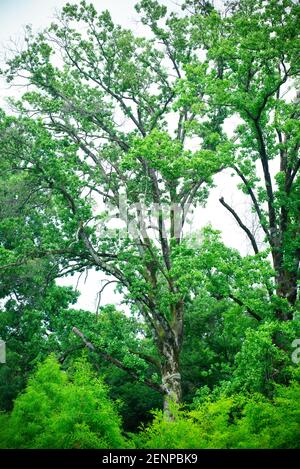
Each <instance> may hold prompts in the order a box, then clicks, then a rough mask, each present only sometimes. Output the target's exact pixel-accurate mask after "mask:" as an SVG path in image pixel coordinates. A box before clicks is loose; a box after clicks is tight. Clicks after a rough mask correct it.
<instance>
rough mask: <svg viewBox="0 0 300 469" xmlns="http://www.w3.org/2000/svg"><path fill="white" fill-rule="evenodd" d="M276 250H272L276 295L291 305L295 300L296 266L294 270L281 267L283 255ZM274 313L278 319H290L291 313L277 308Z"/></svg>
mask: <svg viewBox="0 0 300 469" xmlns="http://www.w3.org/2000/svg"><path fill="white" fill-rule="evenodd" d="M276 251H277V252H276ZM276 251H275V252H274V251H273V265H274V269H275V272H276V277H275V282H276V295H277V296H279V297H280V298H284V299H286V300H287V301H288V303H289V305H290V306H291V307H293V306H294V305H295V302H296V300H297V268H295V270H294V271H289V270H287V269H285V268H284V267H283V256H282V254H281V253H279V252H278V249H277V250H276ZM276 313H277V317H278V319H281V320H289V319H292V313H289V312H284V311H281V310H278V311H277V312H276Z"/></svg>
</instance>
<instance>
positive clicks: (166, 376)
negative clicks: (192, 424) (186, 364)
mask: <svg viewBox="0 0 300 469" xmlns="http://www.w3.org/2000/svg"><path fill="white" fill-rule="evenodd" d="M162 346H163V364H162V370H161V371H162V385H163V388H164V392H165V394H164V413H165V415H166V417H167V418H170V419H172V418H173V417H172V409H171V405H172V403H175V404H179V403H180V402H181V397H182V388H181V374H180V371H179V350H178V347H177V346H174V344H171V343H169V342H164V344H162Z"/></svg>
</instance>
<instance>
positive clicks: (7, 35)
mask: <svg viewBox="0 0 300 469" xmlns="http://www.w3.org/2000/svg"><path fill="white" fill-rule="evenodd" d="M65 3H66V2H65V0H0V46H1V56H0V59H1V61H3V58H4V55H5V51H6V50H7V47H9V41H10V40H11V39H12V40H14V41H20V40H22V37H23V28H24V26H25V25H26V24H31V25H32V26H33V29H34V30H35V31H36V30H39V29H43V28H44V27H45V26H47V25H48V24H49V23H50V22H51V20H52V19H53V16H54V14H55V10H56V9H58V10H59V9H60V8H61V7H62V6H63V5H64V4H65ZM70 3H74V1H73V2H70ZM78 3H79V2H78ZM92 3H93V4H94V5H95V7H97V9H99V10H104V9H108V10H109V11H110V12H111V14H112V17H113V19H114V21H115V22H117V23H120V24H122V25H123V26H124V27H127V28H130V29H133V30H134V31H135V32H137V33H138V32H139V30H141V28H142V26H139V25H138V23H137V21H136V20H137V18H138V16H137V14H136V12H135V10H134V5H135V4H136V3H137V0H93V1H92ZM163 3H165V4H166V5H168V6H169V7H170V8H172V6H173V8H175V5H174V4H175V2H173V1H172V0H164V1H163ZM21 42H22V41H21ZM16 93H17V89H16V88H12V87H10V88H8V86H7V85H6V84H5V83H4V82H3V81H0V105H1V106H2V107H4V108H6V105H5V97H7V96H13V95H16ZM234 125H235V120H234V119H233V120H231V121H230V122H228V124H227V126H226V127H227V129H228V132H231V131H232V129H233V127H234ZM237 182H238V180H237V179H236V178H231V177H230V171H228V172H226V173H222V174H219V175H217V176H216V177H215V183H216V186H217V187H216V188H215V189H213V190H212V191H211V194H210V196H209V199H208V203H207V206H206V208H201V209H199V210H197V214H196V217H195V219H194V223H193V227H194V228H195V229H199V228H201V227H202V226H204V225H206V224H208V223H211V224H212V226H213V227H214V228H216V229H219V230H221V231H222V236H223V240H224V242H225V243H226V244H227V245H229V246H232V247H235V248H237V249H239V250H240V251H241V252H242V253H243V254H246V253H248V252H249V253H252V249H251V247H250V243H249V242H248V240H247V238H246V235H245V234H244V232H243V231H241V230H240V229H239V228H238V227H237V224H236V222H235V220H234V219H233V218H232V216H231V215H230V214H228V213H227V211H226V210H225V208H224V207H222V206H221V204H220V203H219V201H218V199H219V197H221V196H224V198H225V200H226V202H227V203H229V204H230V205H232V206H234V208H235V209H236V211H237V212H238V213H239V214H240V216H242V215H243V214H245V212H249V210H248V209H249V205H248V201H247V198H246V197H245V196H244V197H243V195H242V194H241V192H238V191H237V190H236V188H235V187H236V183H237ZM248 218H249V217H248ZM244 221H247V219H246V218H244ZM248 221H249V220H248ZM250 228H251V222H250ZM104 278H105V276H104V275H103V274H100V273H95V272H90V273H89V275H88V277H87V280H86V282H84V279H85V275H82V277H81V279H80V281H79V289H80V291H81V297H80V299H79V301H78V304H77V307H79V308H83V309H88V310H91V311H94V310H95V308H96V303H97V300H96V295H97V292H98V291H99V290H100V288H101V279H104ZM74 279H75V280H74ZM76 280H77V277H72V278H65V279H63V280H61V281H60V282H59V283H60V284H64V285H76ZM120 299H121V297H120V296H119V295H115V294H114V284H112V285H111V286H109V287H107V289H106V290H105V292H104V293H103V295H102V301H101V304H102V305H103V304H106V303H115V304H118V303H119V301H120Z"/></svg>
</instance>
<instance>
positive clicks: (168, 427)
mask: <svg viewBox="0 0 300 469" xmlns="http://www.w3.org/2000/svg"><path fill="white" fill-rule="evenodd" d="M299 403H300V385H299V384H298V383H292V384H291V385H290V386H289V387H285V386H277V388H276V395H275V397H274V399H273V400H272V401H269V400H267V399H266V398H265V397H264V396H263V395H262V394H255V395H252V396H251V395H249V396H248V397H245V396H242V395H239V394H237V395H234V396H231V397H224V396H223V397H220V398H219V399H217V400H216V401H215V402H212V401H210V400H207V401H206V402H204V403H202V404H200V405H198V406H197V407H196V408H195V409H193V410H190V411H186V410H180V409H178V408H177V409H176V408H175V409H173V414H174V420H173V421H168V420H167V419H166V417H165V416H164V415H163V414H162V413H161V412H156V413H155V418H154V421H153V423H152V425H150V426H149V427H147V428H145V429H143V430H142V431H141V432H140V434H139V435H138V436H136V437H135V443H136V445H137V447H140V448H161V449H162V448H182V449H184V448H186V449H193V448H200V449H202V448H203V449H207V448H220V449H221V448H299V447H300V405H299Z"/></svg>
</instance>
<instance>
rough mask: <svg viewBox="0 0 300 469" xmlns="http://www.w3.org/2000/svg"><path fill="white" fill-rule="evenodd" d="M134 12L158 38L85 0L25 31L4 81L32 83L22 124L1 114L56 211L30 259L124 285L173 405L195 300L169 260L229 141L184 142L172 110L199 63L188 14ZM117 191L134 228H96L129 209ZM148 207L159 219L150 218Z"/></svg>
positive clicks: (224, 161)
mask: <svg viewBox="0 0 300 469" xmlns="http://www.w3.org/2000/svg"><path fill="white" fill-rule="evenodd" d="M138 9H139V10H140V11H143V12H144V13H143V14H144V17H143V22H144V23H145V24H149V25H150V27H151V29H152V31H153V33H154V37H153V39H151V40H146V39H144V38H141V37H136V36H134V35H133V33H132V32H130V31H128V30H125V29H122V28H121V27H120V26H116V25H114V23H113V21H112V19H111V17H110V15H109V13H108V12H107V11H105V12H102V13H100V14H97V12H96V10H95V9H94V7H93V6H92V5H88V4H87V3H85V2H84V1H83V2H81V3H80V5H71V4H67V5H66V6H65V8H64V9H63V11H62V14H61V17H60V20H59V21H58V22H57V23H55V24H52V25H51V27H50V28H49V29H48V30H46V31H45V32H44V33H42V34H39V35H37V36H36V37H34V36H33V35H32V34H31V32H30V30H28V31H27V37H26V46H27V48H26V50H24V51H23V52H21V53H20V54H18V55H17V56H16V57H14V58H13V59H12V60H11V61H10V62H9V69H8V70H7V71H6V75H7V78H8V80H9V81H10V80H12V79H15V78H16V77H17V76H18V75H19V76H20V77H22V78H21V79H22V80H24V77H25V81H26V84H27V85H29V86H30V87H31V90H30V91H28V92H26V93H25V94H24V95H23V98H22V101H21V102H19V103H17V104H16V106H17V108H18V110H19V111H21V113H22V116H21V117H20V119H14V118H8V119H6V120H5V119H4V120H5V123H3V129H4V130H3V134H2V137H3V145H4V146H5V149H4V151H3V152H4V153H5V155H6V156H5V157H6V158H7V157H8V155H10V158H11V159H13V161H14V164H15V166H16V168H17V170H20V169H21V170H22V171H27V172H28V173H29V174H32V175H34V176H36V177H37V178H38V179H39V181H40V188H41V190H44V191H50V193H51V194H52V200H53V201H54V205H55V206H56V213H55V214H54V215H53V218H52V219H51V220H50V224H51V223H52V230H51V233H52V235H51V237H49V238H48V239H43V240H42V242H37V241H36V240H35V239H33V240H32V243H33V245H34V246H33V247H34V249H32V250H31V251H30V252H28V253H27V254H28V255H29V256H30V255H31V256H33V257H34V256H37V255H39V254H38V253H39V252H40V253H43V254H44V255H46V254H47V252H48V250H50V247H51V255H53V256H55V252H56V254H57V256H59V260H60V262H61V265H62V267H66V266H67V265H69V269H71V270H81V269H83V268H89V267H95V268H96V269H98V270H102V271H103V272H105V273H106V274H107V275H108V276H109V278H110V279H113V280H114V281H116V282H117V283H118V286H119V287H120V288H121V290H122V291H123V293H124V295H125V298H126V299H127V301H128V303H130V304H131V305H133V306H134V307H135V309H136V310H137V311H138V314H139V315H141V317H142V318H143V321H145V323H146V324H147V327H148V328H150V330H151V331H152V335H153V339H154V342H155V344H156V349H157V352H158V355H159V361H158V368H159V372H160V374H161V383H158V384H157V383H150V381H148V384H149V385H150V386H152V387H153V386H154V387H155V389H157V390H158V391H159V392H161V393H162V394H163V395H164V397H165V399H164V400H165V405H166V407H167V406H168V400H169V399H170V398H171V399H173V400H175V401H177V402H178V401H180V399H181V393H182V391H181V373H180V367H179V358H180V352H181V348H182V341H183V326H184V311H185V298H186V296H187V295H189V286H188V285H186V284H184V282H182V279H181V280H180V281H179V278H178V273H177V271H176V269H174V262H175V261H176V259H177V258H178V257H180V256H181V248H180V246H181V242H182V237H183V226H184V223H185V221H186V216H187V209H188V208H189V207H191V206H192V205H193V204H194V205H195V204H197V203H201V202H202V201H204V200H205V198H206V195H207V190H208V187H209V186H210V185H211V183H212V175H213V174H214V173H216V172H218V171H220V170H221V169H222V168H224V167H226V166H227V165H228V164H229V161H230V159H231V152H230V150H231V146H230V145H229V144H228V142H227V140H226V138H225V136H224V135H222V133H221V132H220V134H219V135H218V137H217V138H214V139H213V141H212V140H211V139H212V134H213V129H214V127H215V124H214V122H212V128H213V129H212V131H211V132H209V131H206V132H205V133H203V136H202V142H203V143H202V144H201V145H200V146H199V148H198V149H197V150H196V151H192V150H190V149H189V145H190V138H187V134H186V129H187V126H188V125H191V124H192V123H193V120H194V116H195V109H194V104H193V103H190V104H189V103H186V102H184V103H183V104H182V105H181V104H180V102H179V103H177V104H176V107H175V108H173V107H172V105H173V103H174V100H175V97H176V94H177V80H178V79H180V78H181V76H182V70H183V66H184V65H185V64H186V63H188V62H189V61H190V60H191V59H192V58H194V59H195V58H196V51H195V50H193V48H194V43H193V41H192V38H191V34H190V29H189V20H188V19H185V18H180V17H176V16H175V15H171V16H170V17H169V18H168V19H165V20H164V18H165V16H166V13H167V12H166V8H165V7H164V6H161V5H159V4H158V3H157V2H141V5H140V7H138ZM158 22H162V23H164V26H163V29H161V28H160V27H159V26H158ZM61 59H62V60H61ZM214 117H215V116H214V115H212V119H214ZM221 119H222V118H221ZM174 122H176V125H175V129H174V130H173V131H172V132H171V131H170V132H168V131H167V128H168V127H167V126H168V125H173V124H172V123H174ZM173 127H174V125H173ZM122 192H123V193H125V194H126V197H127V207H126V210H125V211H126V217H127V221H128V226H129V229H125V232H122V236H120V235H119V234H118V233H117V234H116V232H115V231H114V230H112V231H109V229H108V228H107V226H104V227H103V226H102V228H103V229H101V225H105V222H104V221H103V220H104V218H105V216H104V215H105V208H104V206H105V204H107V203H108V202H109V204H110V205H109V207H110V210H113V209H114V210H116V209H117V210H119V211H121V212H122V210H120V205H121V202H120V198H121V197H120V195H121V194H122ZM153 210H154V211H156V213H157V216H156V217H153V216H152V217H151V216H149V212H151V211H152V215H153ZM126 217H125V218H126ZM153 224H155V226H153ZM156 233H157V236H154V234H156ZM74 326H75V327H74V332H75V333H76V334H77V335H78V337H79V338H80V339H81V340H82V341H83V342H84V343H85V344H86V346H87V347H89V348H91V349H92V350H93V348H94V345H93V344H91V343H90V341H89V340H88V337H86V336H85V335H84V334H83V333H82V331H80V330H79V329H78V327H76V324H74ZM102 356H103V357H105V358H107V359H108V360H111V357H109V356H108V354H107V353H103V351H102ZM115 362H116V361H115ZM118 366H120V367H122V363H119V362H118ZM124 368H125V366H124Z"/></svg>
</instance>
